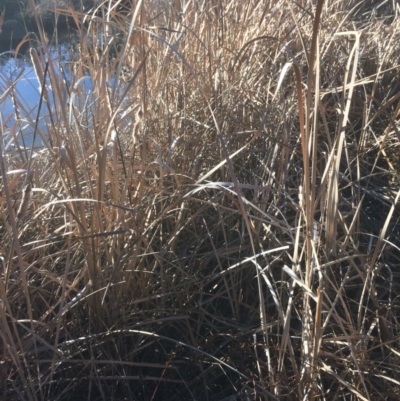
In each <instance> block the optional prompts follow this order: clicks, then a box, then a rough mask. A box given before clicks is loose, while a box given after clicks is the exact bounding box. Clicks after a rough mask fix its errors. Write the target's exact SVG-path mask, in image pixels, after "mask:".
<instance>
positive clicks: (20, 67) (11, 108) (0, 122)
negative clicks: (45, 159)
mask: <svg viewBox="0 0 400 401" xmlns="http://www.w3.org/2000/svg"><path fill="white" fill-rule="evenodd" d="M50 55H51V58H52V60H51V64H52V66H53V68H54V67H56V68H58V70H57V71H55V73H56V76H57V79H58V78H59V80H60V82H61V81H64V80H67V81H70V79H71V74H70V73H69V71H68V61H69V53H68V49H67V48H66V47H64V46H58V48H57V49H56V50H54V51H53V52H51V53H50ZM42 68H43V70H44V69H45V66H44V65H42ZM81 82H82V84H81V85H80V86H81V88H80V93H83V94H86V95H87V94H88V93H89V92H90V91H91V86H92V85H91V80H90V79H84V80H82V81H81ZM82 85H83V88H82ZM41 86H42V83H41V82H39V79H38V77H37V75H36V73H35V69H34V67H33V64H32V61H31V59H30V58H29V55H26V56H24V57H18V58H14V57H9V56H8V57H7V55H4V56H2V57H1V58H0V94H1V95H0V126H1V134H2V139H3V146H4V148H5V149H7V150H11V149H13V148H15V145H16V141H17V142H18V145H19V146H21V147H27V148H30V147H31V146H32V141H33V138H34V137H35V143H34V147H41V146H43V144H44V143H43V142H44V139H45V138H47V133H48V132H50V127H51V125H54V124H57V120H56V119H57V112H55V105H54V97H53V91H52V88H51V85H50V82H49V79H48V76H47V79H46V90H47V93H48V97H47V99H49V102H46V101H45V98H44V99H43V101H42V104H41V105H40V98H41V90H42V88H41ZM59 87H60V88H61V89H62V90H63V91H64V93H62V96H60V94H57V95H56V99H61V102H64V103H65V104H64V105H61V107H65V106H67V103H68V98H69V94H68V93H67V89H66V88H68V87H70V85H69V83H66V84H64V83H63V84H62V85H59ZM39 105H40V114H39V119H38V123H37V128H36V120H37V117H38V111H39ZM50 115H51V116H50ZM50 117H51V118H50ZM35 130H36V135H35V136H34V132H35Z"/></svg>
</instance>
